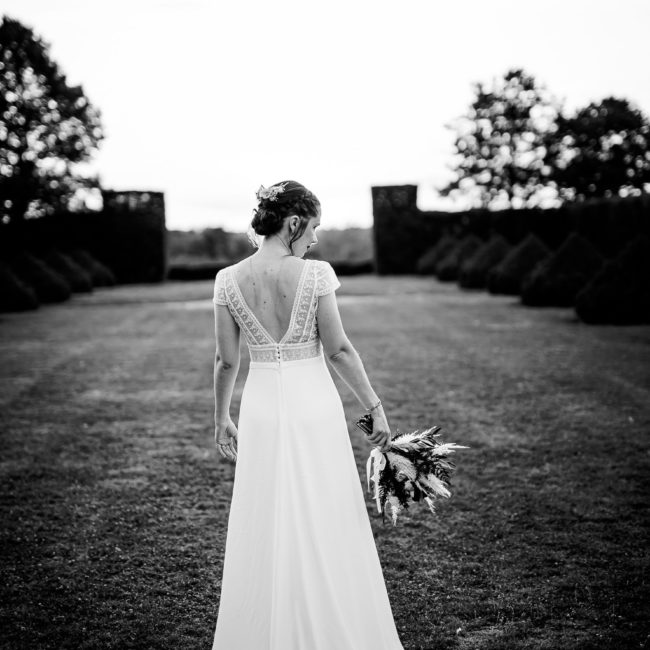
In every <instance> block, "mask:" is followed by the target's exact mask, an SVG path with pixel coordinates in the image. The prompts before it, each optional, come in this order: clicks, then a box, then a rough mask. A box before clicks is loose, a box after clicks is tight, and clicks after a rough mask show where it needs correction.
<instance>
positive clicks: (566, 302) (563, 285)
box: [521, 232, 605, 307]
mask: <svg viewBox="0 0 650 650" xmlns="http://www.w3.org/2000/svg"><path fill="white" fill-rule="evenodd" d="M604 262H605V258H604V257H603V256H602V255H601V254H600V253H599V252H598V251H597V250H596V248H595V247H594V245H593V244H592V243H591V242H589V241H588V240H587V239H585V238H584V237H581V236H580V235H579V234H578V233H575V232H573V233H571V234H570V235H569V236H568V237H567V238H566V240H565V241H564V243H563V244H562V245H561V246H560V248H558V249H557V251H555V253H553V254H552V255H551V256H550V257H549V258H547V259H546V260H544V261H543V262H540V263H539V264H538V265H537V266H536V267H535V268H534V269H533V270H532V271H531V272H530V273H529V274H528V275H527V276H526V277H525V278H524V280H523V281H522V283H521V301H522V302H523V303H524V305H530V306H533V307H545V306H548V307H551V306H553V307H572V306H573V305H574V304H575V299H576V295H577V294H578V291H580V289H582V288H583V287H584V286H585V285H586V284H587V282H589V281H590V280H591V279H592V278H593V277H594V276H595V275H596V273H597V272H598V271H599V270H600V268H601V267H602V265H603V264H604Z"/></svg>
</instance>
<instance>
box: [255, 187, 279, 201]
mask: <svg viewBox="0 0 650 650" xmlns="http://www.w3.org/2000/svg"><path fill="white" fill-rule="evenodd" d="M285 186H286V183H282V184H280V185H274V186H273V187H269V188H266V187H264V185H260V189H259V190H257V198H258V200H259V201H261V200H262V199H268V200H269V201H276V200H277V198H278V194H282V192H284V188H285Z"/></svg>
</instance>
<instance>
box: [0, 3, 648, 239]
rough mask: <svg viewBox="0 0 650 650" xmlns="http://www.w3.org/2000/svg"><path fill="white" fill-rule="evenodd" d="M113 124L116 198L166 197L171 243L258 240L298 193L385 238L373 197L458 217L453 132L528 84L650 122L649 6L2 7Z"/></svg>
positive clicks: (104, 161)
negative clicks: (283, 196) (415, 188)
mask: <svg viewBox="0 0 650 650" xmlns="http://www.w3.org/2000/svg"><path fill="white" fill-rule="evenodd" d="M0 11H1V12H2V13H4V14H7V15H9V16H10V17H12V18H16V19H18V20H21V21H22V22H24V23H25V24H27V25H28V26H30V27H32V28H34V30H35V31H36V33H37V34H39V35H40V36H41V37H42V38H43V39H44V40H45V41H46V42H48V43H49V44H50V45H51V54H52V57H53V58H54V60H55V61H57V62H58V63H59V64H60V65H61V67H62V68H63V70H64V71H65V72H66V74H67V75H68V78H69V81H70V82H72V83H75V84H78V83H81V84H82V85H83V87H84V90H85V91H86V94H87V95H88V97H89V98H90V100H91V102H92V103H93V104H95V105H96V106H97V107H99V108H100V110H101V111H102V118H103V123H104V126H105V130H106V136H107V137H106V139H105V140H104V141H103V142H102V145H101V149H100V152H99V153H98V154H97V156H96V159H95V163H94V167H95V168H96V170H97V171H98V172H99V174H100V179H101V181H102V184H103V186H104V187H108V188H113V189H143V190H147V189H149V190H161V191H164V192H165V198H166V205H167V225H168V227H169V228H172V229H184V230H186V229H193V228H202V227H214V226H222V227H224V228H226V229H228V230H239V231H244V230H246V228H247V226H248V224H249V222H250V218H251V214H252V209H253V208H254V207H255V204H256V200H255V192H256V190H257V188H258V187H259V186H260V184H263V185H265V186H268V185H271V184H273V183H275V182H278V181H281V180H287V179H293V180H297V181H299V182H301V183H304V184H305V185H306V186H307V187H309V188H310V189H311V190H312V191H314V192H315V194H316V195H317V196H318V197H319V199H320V201H321V204H322V207H323V214H322V224H323V227H324V228H328V227H335V228H342V227H346V226H350V225H359V226H370V225H371V224H372V206H371V196H370V187H371V186H372V185H387V184H402V183H413V184H417V185H419V187H420V189H419V201H420V207H422V208H424V209H433V208H445V207H448V205H449V204H448V203H446V202H444V201H442V200H441V199H440V198H437V196H436V192H435V189H434V188H435V187H437V186H440V185H442V184H444V182H445V180H447V179H448V178H449V177H450V172H449V170H448V168H447V165H448V164H449V162H450V160H451V156H452V152H453V148H452V141H453V135H452V133H451V131H449V129H446V128H445V124H448V123H449V122H450V121H451V120H453V119H454V118H455V117H457V116H459V115H462V114H463V113H464V112H465V111H466V109H467V107H468V104H469V102H470V101H471V98H472V95H471V84H472V82H475V81H485V82H490V80H491V79H492V78H494V77H497V76H501V75H502V74H503V73H505V72H506V70H507V69H509V68H511V67H515V66H516V67H523V68H524V69H525V70H527V71H528V72H530V73H532V74H533V75H535V76H536V78H537V79H538V80H539V81H541V82H542V83H544V84H545V85H546V86H547V87H548V89H549V90H550V91H552V92H553V93H554V94H555V95H556V96H557V97H558V98H560V99H564V101H565V106H566V107H567V108H568V109H569V110H571V109H575V108H576V107H580V106H583V105H585V104H587V103H589V102H590V101H594V100H599V99H602V98H603V97H606V96H608V95H615V96H619V97H626V98H628V99H630V100H631V101H632V102H634V103H635V104H636V105H637V106H638V107H639V108H641V109H642V110H643V111H644V112H645V113H646V114H648V113H650V66H648V60H649V56H648V51H649V50H648V40H647V39H648V30H649V29H650V2H649V1H648V0H618V1H617V2H615V3H614V2H612V1H611V0H546V1H545V2H539V1H537V2H532V1H529V0H492V1H491V2H485V0H465V1H463V0H454V1H453V2H451V1H448V2H444V3H443V2H440V1H438V2H435V1H434V0H401V1H400V2H396V1H395V0H393V1H392V2H386V1H383V0H372V1H366V0H363V1H360V0H328V1H326V2H325V1H322V2H309V1H307V0H296V1H293V0H274V1H272V2H270V1H269V0H259V1H257V0H256V1H250V0H229V1H225V0H130V1H129V2H125V1H124V0H56V1H55V0H0Z"/></svg>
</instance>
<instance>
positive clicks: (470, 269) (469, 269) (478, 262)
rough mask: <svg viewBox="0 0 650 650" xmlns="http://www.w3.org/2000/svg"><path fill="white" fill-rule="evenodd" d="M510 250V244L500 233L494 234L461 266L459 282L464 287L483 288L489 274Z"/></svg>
mask: <svg viewBox="0 0 650 650" xmlns="http://www.w3.org/2000/svg"><path fill="white" fill-rule="evenodd" d="M509 251H510V244H508V242H507V241H506V240H505V239H504V238H503V237H502V236H501V235H498V234H495V235H492V237H490V239H489V240H488V241H486V242H485V243H484V244H483V245H482V246H481V247H480V248H479V249H478V250H477V251H476V253H474V255H472V256H471V257H470V258H469V259H467V260H465V261H464V262H463V264H462V266H461V268H460V278H459V284H460V286H461V287H463V288H464V289H483V288H484V287H485V286H486V285H487V276H488V273H489V272H490V269H492V268H494V267H495V266H496V265H497V264H499V262H501V261H502V260H503V258H504V257H505V256H506V255H507V254H508V252H509Z"/></svg>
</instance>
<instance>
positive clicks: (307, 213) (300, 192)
mask: <svg viewBox="0 0 650 650" xmlns="http://www.w3.org/2000/svg"><path fill="white" fill-rule="evenodd" d="M274 188H275V191H274ZM267 194H268V195H270V196H267V197H266V198H259V200H258V205H257V208H254V209H253V219H252V221H251V224H250V228H249V232H248V238H249V240H250V241H251V243H252V244H253V246H255V247H256V248H257V247H259V244H258V242H257V240H256V239H255V237H254V236H253V235H252V234H251V232H250V231H251V230H252V231H253V232H254V233H256V234H257V235H263V236H269V235H274V234H275V233H277V232H279V231H280V230H281V229H282V224H283V223H284V220H285V219H286V218H287V217H290V216H292V215H297V216H299V217H300V223H299V224H298V227H297V228H296V230H295V231H294V233H293V235H292V237H291V239H290V240H289V249H290V250H291V252H293V247H292V245H293V242H294V241H296V240H297V239H299V238H300V237H301V236H302V234H303V233H304V232H305V228H306V227H307V224H308V223H309V220H310V219H311V218H312V217H317V216H318V215H319V214H320V201H319V200H318V199H317V198H316V195H315V194H314V193H313V192H310V191H309V190H308V189H307V188H306V187H305V186H304V185H301V184H300V183H298V182H296V181H282V182H281V183H275V185H271V187H269V188H266V190H265V195H267Z"/></svg>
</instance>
